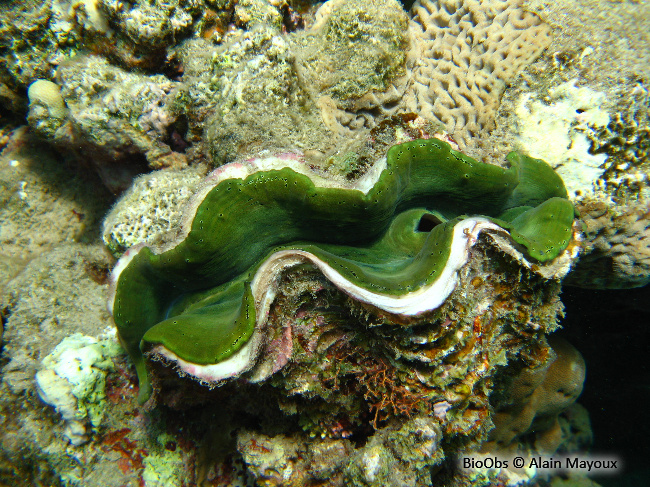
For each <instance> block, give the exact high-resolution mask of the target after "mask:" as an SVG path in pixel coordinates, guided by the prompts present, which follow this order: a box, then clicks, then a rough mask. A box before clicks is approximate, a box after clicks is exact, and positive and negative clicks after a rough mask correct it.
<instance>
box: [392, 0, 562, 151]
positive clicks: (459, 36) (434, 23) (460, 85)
mask: <svg viewBox="0 0 650 487" xmlns="http://www.w3.org/2000/svg"><path fill="white" fill-rule="evenodd" d="M413 11H414V13H415V16H414V18H413V21H412V23H411V30H412V32H413V36H414V42H416V43H417V44H418V50H419V51H420V52H419V59H418V62H417V64H416V66H415V67H414V68H413V72H412V81H411V83H412V86H411V88H410V89H409V91H408V93H407V94H406V95H405V99H404V103H405V104H406V107H407V109H408V110H409V111H412V112H415V113H418V114H420V115H422V116H424V117H427V118H431V119H434V120H439V121H441V122H442V123H443V124H444V125H445V128H446V130H447V131H448V132H449V133H451V134H452V135H453V136H454V138H456V140H457V141H458V142H459V144H460V145H461V147H462V146H464V145H466V143H467V141H468V139H469V138H470V137H472V136H474V135H476V134H477V133H479V132H480V131H482V130H490V129H492V128H493V127H494V118H495V114H496V110H497V108H498V106H499V101H500V98H501V95H502V94H503V91H504V89H505V87H506V85H507V84H508V82H509V81H510V80H511V79H512V78H513V77H514V76H515V75H516V74H517V73H518V72H519V71H521V70H522V69H523V68H524V67H526V66H527V65H528V64H530V63H531V62H532V61H534V60H535V59H536V58H537V56H539V55H540V53H541V52H542V50H543V49H544V48H545V47H546V46H548V44H549V43H550V40H551V39H550V34H549V28H548V27H547V26H546V25H545V24H544V23H543V22H542V21H541V20H540V19H539V18H538V17H537V16H536V15H534V14H532V13H530V12H527V11H525V10H524V9H523V8H522V6H521V1H519V0H494V1H493V0H490V1H487V0H465V1H458V0H437V1H436V0H420V1H418V2H416V3H415V5H414V6H413Z"/></svg>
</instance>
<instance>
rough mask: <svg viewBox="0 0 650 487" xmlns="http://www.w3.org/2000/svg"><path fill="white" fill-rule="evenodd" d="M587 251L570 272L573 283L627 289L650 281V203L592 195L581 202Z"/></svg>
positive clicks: (582, 285) (580, 210)
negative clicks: (614, 202) (614, 200)
mask: <svg viewBox="0 0 650 487" xmlns="http://www.w3.org/2000/svg"><path fill="white" fill-rule="evenodd" d="M576 207H577V209H578V212H579V213H580V220H581V222H582V231H583V232H584V243H583V248H584V249H583V251H582V255H581V258H580V260H579V261H578V263H577V265H576V266H575V268H574V269H573V270H572V272H571V273H570V274H569V275H568V276H567V279H566V283H567V284H569V285H572V286H578V287H584V288H593V289H625V288H632V287H641V286H645V285H647V284H648V283H650V205H649V204H648V203H646V202H644V201H638V202H636V203H630V204H628V205H625V206H613V205H611V204H609V203H606V202H603V201H598V200H595V199H588V200H585V201H583V202H580V203H578V204H577V206H576Z"/></svg>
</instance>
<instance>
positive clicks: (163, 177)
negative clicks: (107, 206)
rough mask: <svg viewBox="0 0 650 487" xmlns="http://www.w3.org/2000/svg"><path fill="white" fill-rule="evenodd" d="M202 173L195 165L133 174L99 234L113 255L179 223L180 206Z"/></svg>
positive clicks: (165, 232)
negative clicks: (141, 174)
mask: <svg viewBox="0 0 650 487" xmlns="http://www.w3.org/2000/svg"><path fill="white" fill-rule="evenodd" d="M204 175H205V174H204V171H203V169H202V168H201V167H200V166H199V167H196V166H194V167H192V168H187V169H184V170H179V169H165V170H161V171H156V172H153V173H150V174H145V175H143V176H139V177H138V178H136V179H135V180H134V181H133V184H132V185H131V187H130V188H129V190H128V191H126V192H125V193H124V194H123V195H122V197H121V198H120V200H119V201H118V203H116V204H115V205H114V206H113V208H112V209H111V211H110V212H109V213H108V214H107V215H106V218H105V219H104V223H103V236H102V237H103V240H104V243H105V244H106V246H107V247H108V248H109V250H110V251H111V252H112V253H113V255H122V254H123V253H124V251H125V250H126V249H128V248H129V247H132V246H134V245H137V244H140V243H143V242H144V243H148V244H151V243H153V242H155V241H156V240H157V239H159V238H160V237H161V236H162V235H164V234H167V233H169V232H171V231H172V229H173V228H175V227H177V226H178V225H180V213H181V212H180V209H181V207H182V205H183V204H184V203H185V201H186V200H187V199H188V198H189V197H190V196H191V195H192V194H194V192H195V191H196V189H197V186H198V184H199V182H200V180H201V176H204Z"/></svg>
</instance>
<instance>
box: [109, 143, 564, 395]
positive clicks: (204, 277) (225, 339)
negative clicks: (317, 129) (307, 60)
mask: <svg viewBox="0 0 650 487" xmlns="http://www.w3.org/2000/svg"><path fill="white" fill-rule="evenodd" d="M509 159H510V162H511V163H512V164H513V167H512V168H510V169H508V170H504V169H501V168H498V167H496V166H491V165H487V164H481V163H478V162H476V161H474V160H472V159H470V158H468V157H466V156H463V155H462V154H460V153H458V152H456V151H454V150H452V149H450V147H449V145H448V144H446V143H445V142H442V141H439V140H437V139H430V140H417V141H413V142H407V143H404V144H398V145H396V146H394V147H392V148H391V150H390V151H389V153H388V156H387V159H386V161H384V162H383V163H382V162H380V163H377V164H376V165H375V166H374V167H373V168H372V169H371V170H370V171H369V172H368V173H367V174H366V175H365V177H364V178H362V179H360V180H358V181H356V182H355V184H354V186H352V187H349V188H340V187H339V188H337V187H332V184H331V183H328V182H327V181H325V180H321V181H319V180H318V178H317V177H316V176H313V175H309V172H308V170H306V169H305V167H304V165H301V164H300V162H299V161H298V157H297V155H296V154H287V155H284V156H283V157H280V158H268V159H266V160H255V161H250V162H249V163H244V164H234V165H228V166H224V167H223V168H221V169H219V170H217V171H215V172H214V173H213V174H212V175H211V176H210V177H209V178H208V179H207V181H206V183H205V184H204V185H203V187H202V188H201V189H200V190H199V191H198V192H197V194H196V195H195V196H194V197H193V200H192V202H191V204H190V207H189V208H188V211H187V212H186V214H185V217H184V218H185V219H184V222H183V227H182V229H181V231H180V233H179V234H178V237H177V239H176V240H175V241H174V242H170V243H167V244H165V245H162V246H154V247H148V246H145V245H138V246H136V247H134V248H132V249H130V250H129V251H127V253H126V254H125V255H124V257H122V259H121V261H120V262H119V263H118V265H117V267H116V269H115V271H114V273H113V277H112V283H113V286H112V293H111V298H110V302H109V307H110V309H111V311H112V313H113V317H114V320H115V322H116V324H117V327H118V330H119V334H120V337H121V339H122V341H123V343H124V344H125V346H126V348H127V350H128V352H129V353H130V354H131V357H132V358H133V360H134V361H135V363H136V367H137V370H138V375H139V377H140V381H141V400H146V399H147V397H148V395H149V393H150V388H149V386H148V380H147V374H146V370H145V365H144V361H143V357H142V352H141V349H147V348H148V346H153V347H154V350H155V353H156V354H157V355H161V356H164V357H166V358H167V359H170V360H173V361H174V362H176V363H177V364H178V366H179V367H180V368H181V369H182V370H183V372H184V373H187V374H190V375H192V376H194V377H196V378H198V379H200V380H202V381H206V382H209V383H217V382H219V381H221V380H223V379H225V378H228V377H232V376H235V375H240V374H242V373H245V372H247V373H248V374H249V375H250V377H252V378H255V377H256V378H257V379H258V380H259V379H261V378H265V377H267V376H268V375H270V374H271V373H272V372H274V371H275V369H277V367H276V366H272V367H271V370H265V367H264V366H262V365H260V364H258V365H257V366H256V367H255V369H254V370H252V371H251V368H252V367H253V365H255V363H256V362H257V357H258V354H259V353H260V352H261V351H263V350H264V348H265V346H266V345H265V343H264V342H265V340H266V338H265V335H266V334H267V333H268V330H266V326H265V323H266V320H267V313H268V310H269V307H270V305H271V302H272V301H273V298H274V294H275V289H274V288H275V284H274V283H275V282H276V281H277V279H278V278H279V276H280V274H281V273H282V272H284V271H285V270H287V269H289V268H292V267H295V266H299V265H303V264H305V263H310V264H311V265H314V266H316V267H318V268H319V269H320V271H321V272H322V273H323V274H324V275H325V276H326V277H327V279H329V280H330V281H331V282H332V283H333V284H334V285H335V286H336V287H338V288H340V289H342V290H343V291H344V292H345V293H347V294H349V295H350V296H352V297H353V298H354V299H356V300H358V301H360V302H362V303H366V304H367V305H370V306H371V307H372V308H376V309H380V310H383V311H384V312H386V313H389V314H393V315H396V316H398V317H399V316H401V317H402V319H403V320H404V319H406V320H407V321H408V320H409V318H408V317H413V316H417V315H420V314H422V313H425V312H427V311H430V310H432V309H435V308H437V307H439V306H441V305H442V304H443V303H444V301H445V299H446V298H447V297H448V295H449V293H450V292H452V291H453V289H454V287H455V284H456V282H457V274H456V273H457V271H458V269H459V268H460V267H462V266H463V265H464V264H465V262H466V261H467V252H468V249H469V248H471V247H472V245H473V244H475V243H476V241H477V238H478V235H479V233H480V232H483V231H484V232H487V233H490V234H495V235H497V236H495V238H497V239H498V234H500V233H505V234H506V235H507V236H508V237H509V238H510V239H512V241H514V242H516V243H517V244H519V245H521V246H523V248H524V249H525V250H524V252H525V254H527V255H528V256H529V257H528V259H532V260H533V261H535V262H536V263H535V265H534V267H535V268H537V269H540V268H543V267H544V263H546V262H552V261H553V259H555V258H556V257H558V256H559V255H560V254H561V253H562V252H563V250H564V249H566V248H567V246H568V245H569V243H570V242H571V239H572V223H573V216H574V215H573V212H574V210H573V206H572V205H571V203H569V201H568V200H567V199H566V190H565V189H564V186H563V184H562V181H561V179H560V178H559V177H558V176H557V175H556V174H555V173H554V172H553V171H552V169H550V168H549V167H548V166H547V165H546V164H545V163H544V162H543V161H539V160H534V159H530V158H526V157H522V156H519V155H517V154H511V155H510V157H509ZM287 188H291V190H290V191H289V192H287ZM423 205H425V206H429V205H430V206H431V207H432V208H435V209H436V210H435V211H434V212H432V211H431V210H425V209H423V208H422V206H423ZM464 214H474V215H476V214H483V215H486V216H485V217H463V216H462V215H464ZM305 216H307V218H305ZM506 230H507V231H506ZM250 231H252V233H253V235H255V240H254V241H252V240H251V238H250V237H249V232H250ZM300 240H303V241H305V240H306V241H310V240H311V241H313V242H314V243H313V244H312V243H304V244H297V243H295V242H296V241H300ZM244 242H245V244H244ZM244 245H245V246H244ZM351 245H353V246H356V247H353V246H351ZM504 246H507V245H504ZM244 248H246V249H247V250H246V251H243V249H244ZM519 255H521V260H522V261H524V262H525V257H524V256H523V255H522V254H519ZM531 266H532V264H528V267H529V268H530V267H531ZM565 271H566V268H562V267H560V268H559V269H555V270H551V271H549V272H548V273H549V275H550V276H552V275H554V274H557V273H560V274H561V273H562V272H565ZM538 272H542V273H543V271H539V270H538ZM147 344H148V345H147ZM280 353H281V352H280Z"/></svg>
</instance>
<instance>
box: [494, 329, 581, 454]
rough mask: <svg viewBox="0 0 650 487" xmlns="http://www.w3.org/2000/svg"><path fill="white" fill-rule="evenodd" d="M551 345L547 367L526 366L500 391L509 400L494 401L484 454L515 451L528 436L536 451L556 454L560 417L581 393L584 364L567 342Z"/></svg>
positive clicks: (560, 340) (556, 339)
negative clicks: (493, 451) (492, 424)
mask: <svg viewBox="0 0 650 487" xmlns="http://www.w3.org/2000/svg"><path fill="white" fill-rule="evenodd" d="M549 344H550V347H551V350H552V352H551V354H549V357H548V361H547V362H546V363H545V364H535V366H534V367H531V366H527V367H524V368H523V369H522V370H521V372H519V373H518V374H517V375H516V376H515V377H514V379H513V380H512V382H511V384H510V385H509V387H503V388H500V390H501V391H502V393H503V394H504V396H505V398H506V399H505V400H503V401H498V400H496V398H493V402H494V403H495V410H496V411H495V414H494V415H493V416H492V421H493V422H494V429H493V430H492V431H490V435H489V437H488V441H487V442H486V443H484V444H483V445H482V449H483V450H484V451H490V450H498V451H506V450H508V449H512V448H514V449H516V448H518V447H519V441H521V440H522V438H523V437H524V436H525V435H527V434H528V435H529V437H528V438H527V441H528V442H531V443H532V444H531V445H530V446H531V447H532V448H533V451H536V452H538V453H547V454H549V455H552V454H553V453H555V452H556V451H557V449H558V447H559V446H560V443H561V441H562V428H561V426H560V421H559V417H558V415H559V414H560V413H561V412H563V411H565V410H566V409H567V408H568V407H569V406H571V405H572V404H573V403H574V402H575V400H576V399H577V398H578V396H579V395H580V393H581V392H582V386H583V382H584V380H585V362H584V360H583V358H582V356H581V355H580V352H578V351H577V350H576V349H575V348H574V347H572V346H571V344H569V343H568V342H566V341H564V340H562V339H559V338H555V337H551V338H550V339H549ZM531 435H532V437H531Z"/></svg>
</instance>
